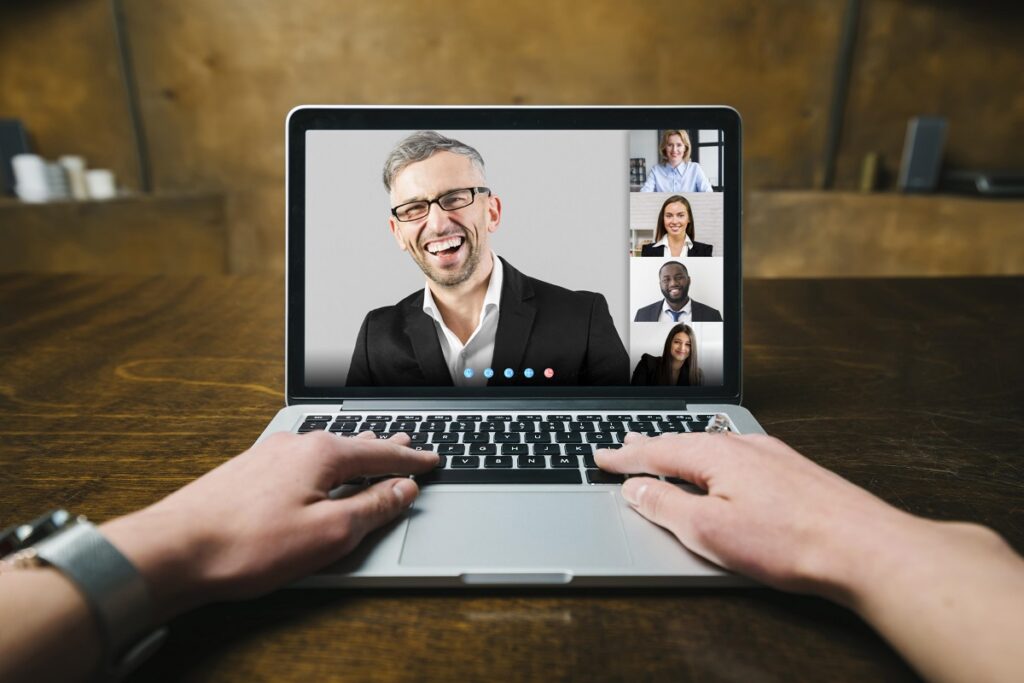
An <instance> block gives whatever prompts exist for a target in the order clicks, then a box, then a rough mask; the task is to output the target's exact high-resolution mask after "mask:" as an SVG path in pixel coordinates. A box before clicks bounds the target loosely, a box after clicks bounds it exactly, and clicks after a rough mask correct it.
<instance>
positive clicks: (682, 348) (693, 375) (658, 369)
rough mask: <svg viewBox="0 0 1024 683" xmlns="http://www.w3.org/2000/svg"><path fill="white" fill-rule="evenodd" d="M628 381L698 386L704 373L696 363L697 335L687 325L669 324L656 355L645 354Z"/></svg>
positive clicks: (701, 382) (633, 382) (645, 383)
mask: <svg viewBox="0 0 1024 683" xmlns="http://www.w3.org/2000/svg"><path fill="white" fill-rule="evenodd" d="M631 383H632V384H636V385H664V386H681V387H685V386H700V385H702V384H704V373H703V372H702V371H701V369H700V365H699V364H698V362H697V335H696V333H694V331H693V328H692V327H690V326H689V325H685V324H683V323H679V324H678V325H673V326H672V329H671V330H669V333H668V336H667V337H665V348H664V349H662V352H661V355H660V356H652V355H650V354H649V353H645V354H644V355H643V356H641V357H640V362H639V363H637V364H636V369H634V370H633V379H632V380H631Z"/></svg>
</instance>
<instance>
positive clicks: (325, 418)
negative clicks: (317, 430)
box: [306, 415, 334, 422]
mask: <svg viewBox="0 0 1024 683" xmlns="http://www.w3.org/2000/svg"><path fill="white" fill-rule="evenodd" d="M333 419H334V416H333V415H307V416H306V422H330V421H331V420H333Z"/></svg>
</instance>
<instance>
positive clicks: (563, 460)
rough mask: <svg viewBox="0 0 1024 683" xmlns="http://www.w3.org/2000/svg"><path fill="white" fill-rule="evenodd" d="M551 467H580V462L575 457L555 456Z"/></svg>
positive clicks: (552, 458)
mask: <svg viewBox="0 0 1024 683" xmlns="http://www.w3.org/2000/svg"><path fill="white" fill-rule="evenodd" d="M551 466H552V467H558V468H565V467H579V466H580V460H579V458H577V457H576V456H575V455H553V456H551Z"/></svg>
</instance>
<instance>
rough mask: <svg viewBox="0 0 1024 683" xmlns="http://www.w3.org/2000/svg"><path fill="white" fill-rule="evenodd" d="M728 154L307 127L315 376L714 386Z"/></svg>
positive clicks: (397, 383)
mask: <svg viewBox="0 0 1024 683" xmlns="http://www.w3.org/2000/svg"><path fill="white" fill-rule="evenodd" d="M725 144H726V141H725V140H724V133H723V132H722V131H720V130H717V129H711V130H709V129H662V130H629V131H622V130H516V131H507V130H503V131H498V130H436V131H434V130H424V131H416V130H407V131H396V130H373V131H352V130H314V131H307V132H306V197H305V202H306V207H305V208H306V230H305V235H306V238H305V252H306V253H305V257H306V266H305V278H306V282H305V316H304V325H305V379H306V383H307V385H309V386H311V387H344V386H349V387H375V386H377V387H495V386H499V387H500V386H532V387H544V386H705V387H709V386H710V387H713V386H721V385H722V383H723V358H724V338H723V336H724V335H723V315H724V313H725V306H724V304H725V302H724V301H723V291H724V279H723V278H724V257H725V252H726V248H727V247H729V246H731V245H726V244H725V238H724V232H725V231H724V224H723V223H724V219H723V215H724V192H725V191H727V190H726V188H727V187H728V181H729V179H728V178H725V177H723V172H724V163H723V160H724V145H725Z"/></svg>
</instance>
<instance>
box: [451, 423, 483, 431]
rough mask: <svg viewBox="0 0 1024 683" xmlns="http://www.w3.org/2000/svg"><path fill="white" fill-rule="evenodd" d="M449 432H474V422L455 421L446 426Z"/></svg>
mask: <svg viewBox="0 0 1024 683" xmlns="http://www.w3.org/2000/svg"><path fill="white" fill-rule="evenodd" d="M448 431H449V432H475V431H476V422H473V421H471V420H456V421H455V422H452V423H451V424H450V425H448Z"/></svg>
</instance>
